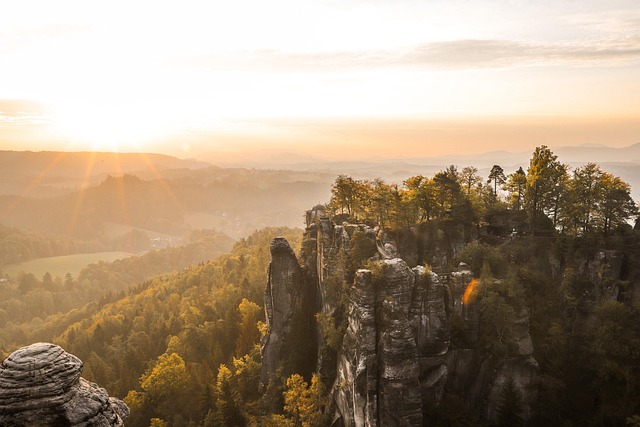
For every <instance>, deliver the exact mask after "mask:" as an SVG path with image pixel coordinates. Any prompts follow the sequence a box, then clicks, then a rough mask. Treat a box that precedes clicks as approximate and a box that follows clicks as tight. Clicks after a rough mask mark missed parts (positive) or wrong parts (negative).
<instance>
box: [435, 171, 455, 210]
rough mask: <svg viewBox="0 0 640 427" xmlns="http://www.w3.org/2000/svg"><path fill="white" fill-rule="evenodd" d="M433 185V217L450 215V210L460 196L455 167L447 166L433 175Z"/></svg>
mask: <svg viewBox="0 0 640 427" xmlns="http://www.w3.org/2000/svg"><path fill="white" fill-rule="evenodd" d="M433 184H434V196H435V197H434V200H435V209H434V211H435V216H438V217H444V216H445V215H447V214H451V210H452V209H453V207H454V206H455V204H456V201H457V200H459V196H460V183H459V181H458V172H457V170H456V168H455V166H449V167H448V168H447V169H446V170H444V171H440V172H438V173H437V174H435V175H434V177H433Z"/></svg>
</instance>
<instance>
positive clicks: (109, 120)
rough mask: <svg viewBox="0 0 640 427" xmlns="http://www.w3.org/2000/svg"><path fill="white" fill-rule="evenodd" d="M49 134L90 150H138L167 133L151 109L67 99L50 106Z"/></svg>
mask: <svg viewBox="0 0 640 427" xmlns="http://www.w3.org/2000/svg"><path fill="white" fill-rule="evenodd" d="M51 111H52V113H51V120H50V121H51V124H52V128H53V132H54V133H55V134H56V135H57V136H58V137H62V138H64V139H67V140H68V141H69V142H70V144H71V145H73V146H80V147H82V148H84V149H87V150H90V151H114V152H121V151H140V150H142V149H143V148H145V147H146V146H148V145H149V144H150V143H151V142H152V141H153V140H154V139H157V138H160V137H162V136H163V135H164V134H166V132H167V131H168V129H167V126H166V121H163V117H162V116H161V115H158V114H157V112H156V111H155V110H154V108H153V106H150V105H142V103H140V102H132V101H130V102H115V101H109V100H102V102H95V101H93V102H91V101H87V100H81V99H71V100H66V101H65V102H58V103H54V104H53V105H52V107H51Z"/></svg>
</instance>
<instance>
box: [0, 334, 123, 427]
mask: <svg viewBox="0 0 640 427" xmlns="http://www.w3.org/2000/svg"><path fill="white" fill-rule="evenodd" d="M81 371H82V361H81V360H80V359H78V358H77V357H76V356H74V355H72V354H69V353H67V352H65V351H64V350H63V349H62V348H61V347H59V346H57V345H55V344H50V343H36V344H32V345H30V346H27V347H23V348H21V349H19V350H17V351H15V352H13V353H12V354H11V355H10V356H9V357H8V358H7V359H5V361H4V362H2V364H1V365H0V425H1V426H7V427H9V426H16V427H19V426H86V427H93V426H96V427H108V426H124V420H125V419H126V418H127V417H128V415H129V408H128V407H127V406H126V405H125V404H124V402H122V401H120V400H119V399H116V398H113V397H109V395H108V394H107V391H106V390H105V389H103V388H100V387H99V386H98V385H96V384H94V383H92V382H89V381H87V380H85V379H84V378H81V377H80V374H81Z"/></svg>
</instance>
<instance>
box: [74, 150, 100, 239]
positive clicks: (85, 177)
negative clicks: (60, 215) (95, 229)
mask: <svg viewBox="0 0 640 427" xmlns="http://www.w3.org/2000/svg"><path fill="white" fill-rule="evenodd" d="M88 154H89V158H88V159H87V166H86V168H85V170H84V175H83V177H82V183H81V185H80V190H79V191H78V193H77V194H76V200H75V203H74V205H73V209H72V211H71V217H70V219H69V234H73V233H74V231H75V229H76V226H77V221H78V215H79V214H80V210H81V209H82V202H83V201H84V197H85V194H86V191H87V184H88V183H89V182H90V178H91V172H92V171H93V165H94V164H95V162H96V157H97V155H98V154H97V153H95V152H91V153H88Z"/></svg>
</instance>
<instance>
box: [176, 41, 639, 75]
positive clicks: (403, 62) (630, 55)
mask: <svg viewBox="0 0 640 427" xmlns="http://www.w3.org/2000/svg"><path fill="white" fill-rule="evenodd" d="M638 60H640V38H632V39H627V40H618V41H607V42H601V43H598V44H594V45H577V44H541V43H525V42H516V41H509V40H452V41H446V42H435V43H424V44H420V45H416V46H413V47H410V48H407V49H399V50H370V51H356V52H347V51H345V52H323V53H288V52H282V51H275V50H262V51H253V52H236V53H231V54H216V55H201V56H195V57H191V58H188V59H186V60H185V62H186V63H187V64H189V65H196V66H203V67H207V68H221V69H236V68H237V69H254V70H255V69H262V68H264V69H265V70H267V71H268V70H282V69H289V70H298V71H322V70H340V69H346V70H349V69H363V68H372V69H375V68H383V67H398V66H400V67H422V68H427V69H469V68H471V69H474V68H495V67H519V66H530V65H543V66H544V65H558V64H568V65H578V66H580V65H592V66H599V67H601V66H620V65H625V64H628V63H631V62H635V61H638Z"/></svg>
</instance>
